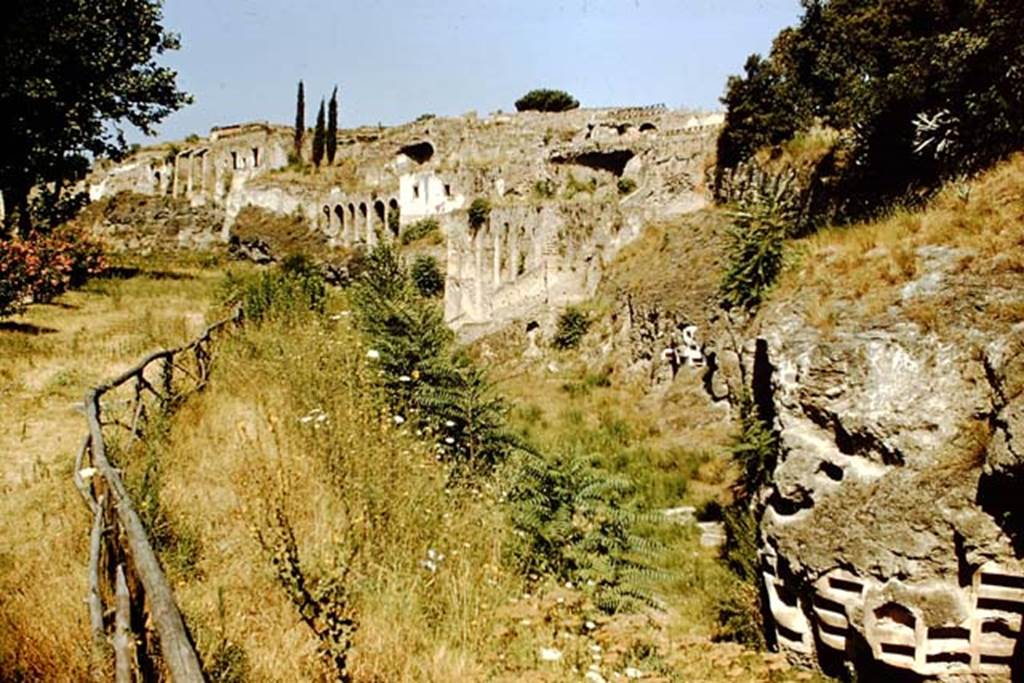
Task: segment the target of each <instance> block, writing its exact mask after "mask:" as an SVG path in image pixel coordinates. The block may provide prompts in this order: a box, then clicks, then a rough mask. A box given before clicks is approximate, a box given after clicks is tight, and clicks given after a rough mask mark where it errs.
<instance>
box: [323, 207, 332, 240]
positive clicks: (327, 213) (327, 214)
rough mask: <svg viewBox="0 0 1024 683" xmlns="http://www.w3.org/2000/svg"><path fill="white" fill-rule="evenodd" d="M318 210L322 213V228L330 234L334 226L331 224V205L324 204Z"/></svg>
mask: <svg viewBox="0 0 1024 683" xmlns="http://www.w3.org/2000/svg"><path fill="white" fill-rule="evenodd" d="M320 210H321V211H322V212H323V214H324V227H323V230H324V232H325V233H326V234H328V235H330V234H331V233H332V231H333V229H334V226H333V225H331V207H329V206H328V205H327V204H324V205H323V207H322V208H321V209H320Z"/></svg>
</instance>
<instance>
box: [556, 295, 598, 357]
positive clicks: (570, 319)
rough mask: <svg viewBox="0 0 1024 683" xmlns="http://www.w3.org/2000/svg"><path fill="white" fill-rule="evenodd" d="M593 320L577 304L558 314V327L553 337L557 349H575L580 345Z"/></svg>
mask: <svg viewBox="0 0 1024 683" xmlns="http://www.w3.org/2000/svg"><path fill="white" fill-rule="evenodd" d="M591 324H593V321H592V320H591V319H590V317H589V316H588V315H587V314H586V313H584V312H583V311H582V310H581V309H579V308H577V307H576V306H569V307H568V308H566V309H565V310H564V311H562V314H561V315H560V316H558V327H557V329H556V330H555V336H554V337H553V338H552V339H551V343H552V345H553V346H554V347H555V348H556V349H563V350H565V349H574V348H576V347H577V346H579V344H580V342H581V341H582V340H583V337H584V335H586V333H587V331H588V330H589V329H590V326H591Z"/></svg>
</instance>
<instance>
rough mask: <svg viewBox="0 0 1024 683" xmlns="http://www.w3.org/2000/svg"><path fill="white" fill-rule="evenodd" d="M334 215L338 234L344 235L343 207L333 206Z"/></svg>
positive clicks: (339, 205)
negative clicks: (336, 220)
mask: <svg viewBox="0 0 1024 683" xmlns="http://www.w3.org/2000/svg"><path fill="white" fill-rule="evenodd" d="M334 215H335V216H337V217H338V234H339V235H344V234H345V207H343V206H342V205H341V204H335V205H334Z"/></svg>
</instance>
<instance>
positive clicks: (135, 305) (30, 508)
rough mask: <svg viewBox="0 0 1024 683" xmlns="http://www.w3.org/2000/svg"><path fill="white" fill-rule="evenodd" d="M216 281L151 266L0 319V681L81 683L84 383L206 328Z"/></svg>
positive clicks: (84, 640) (84, 638)
mask: <svg viewBox="0 0 1024 683" xmlns="http://www.w3.org/2000/svg"><path fill="white" fill-rule="evenodd" d="M218 278H219V275H218V274H217V273H215V272H213V271H199V270H193V271H184V270H183V271H173V272H163V271H145V272H141V273H137V274H135V275H134V276H132V277H120V278H111V279H105V280H98V281H95V282H93V283H90V284H89V285H88V286H87V287H86V289H84V290H83V291H79V292H71V293H68V294H66V295H64V296H63V297H61V298H60V300H59V301H58V302H56V303H55V304H51V305H39V306H32V307H31V308H30V309H29V310H28V311H27V312H26V313H25V314H24V315H22V316H18V317H16V318H13V319H8V320H5V321H0V465H2V469H0V472H2V474H0V633H2V634H4V637H2V638H0V679H3V680H11V679H12V678H13V680H18V679H19V676H21V677H24V678H27V679H30V680H33V679H46V680H80V678H81V674H83V673H84V670H83V667H84V666H85V665H86V663H87V659H86V657H87V654H88V630H87V624H86V613H85V608H84V605H83V600H82V596H83V595H84V590H85V585H84V584H85V581H84V560H85V557H86V554H87V551H86V535H87V531H88V521H87V519H86V513H85V508H84V507H83V506H82V504H81V502H80V501H79V500H78V499H77V498H76V494H75V491H74V487H73V485H72V484H71V479H70V474H71V469H72V464H73V459H74V452H75V449H76V447H77V446H78V444H79V443H80V440H81V438H82V436H83V434H84V429H85V423H84V419H83V418H82V415H81V412H80V409H79V404H80V402H81V400H82V396H83V394H84V392H85V390H86V388H87V387H89V386H91V385H92V384H95V383H96V382H98V381H100V380H102V379H104V378H106V377H108V376H110V375H112V374H114V373H115V372H116V371H117V370H118V369H120V368H123V367H125V366H127V365H130V364H131V363H132V362H133V361H134V360H135V359H137V358H138V357H140V356H141V355H143V354H144V353H146V352H148V351H151V350H155V349H157V348H160V347H162V346H167V345H172V344H177V343H180V342H181V341H184V340H185V339H187V338H188V337H190V336H192V335H194V334H195V333H196V332H197V331H198V330H200V329H201V328H202V326H203V324H204V321H205V319H206V313H207V308H208V306H209V302H210V300H211V295H212V293H213V291H214V289H215V283H216V281H217V279H218Z"/></svg>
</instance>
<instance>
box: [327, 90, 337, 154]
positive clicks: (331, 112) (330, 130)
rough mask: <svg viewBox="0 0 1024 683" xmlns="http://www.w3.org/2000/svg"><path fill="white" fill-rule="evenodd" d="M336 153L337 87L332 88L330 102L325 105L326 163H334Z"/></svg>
mask: <svg viewBox="0 0 1024 683" xmlns="http://www.w3.org/2000/svg"><path fill="white" fill-rule="evenodd" d="M337 151H338V86H334V92H332V93H331V101H330V102H329V103H328V104H327V163H328V164H333V163H334V155H335V153H336V152H337Z"/></svg>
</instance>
